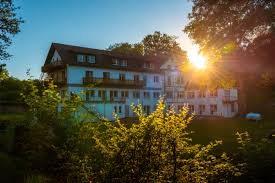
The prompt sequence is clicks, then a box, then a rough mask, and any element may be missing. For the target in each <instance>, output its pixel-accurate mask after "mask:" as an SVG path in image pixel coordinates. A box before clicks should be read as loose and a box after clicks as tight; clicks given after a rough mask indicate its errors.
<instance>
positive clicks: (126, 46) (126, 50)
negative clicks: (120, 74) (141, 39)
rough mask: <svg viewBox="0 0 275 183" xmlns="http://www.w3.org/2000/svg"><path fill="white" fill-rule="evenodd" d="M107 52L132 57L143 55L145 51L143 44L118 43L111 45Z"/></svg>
mask: <svg viewBox="0 0 275 183" xmlns="http://www.w3.org/2000/svg"><path fill="white" fill-rule="evenodd" d="M107 50H110V51H113V52H116V53H122V54H130V55H143V54H144V49H143V45H142V44H141V43H136V44H130V43H127V42H125V43H116V44H113V45H110V46H109V48H108V49H107Z"/></svg>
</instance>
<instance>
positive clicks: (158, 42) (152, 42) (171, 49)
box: [142, 31, 186, 56]
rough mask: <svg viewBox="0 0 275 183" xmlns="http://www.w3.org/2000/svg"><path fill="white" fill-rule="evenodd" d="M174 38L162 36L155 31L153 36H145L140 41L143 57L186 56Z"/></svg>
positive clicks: (166, 35)
mask: <svg viewBox="0 0 275 183" xmlns="http://www.w3.org/2000/svg"><path fill="white" fill-rule="evenodd" d="M176 38H177V37H175V36H170V35H168V34H162V33H160V32H159V31H155V32H154V33H153V34H149V35H147V36H145V37H144V38H143V40H142V43H143V45H144V52H145V55H182V56H186V52H185V51H183V50H182V49H181V48H180V46H179V43H178V42H177V41H176Z"/></svg>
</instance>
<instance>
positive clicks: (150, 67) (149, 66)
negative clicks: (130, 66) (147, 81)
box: [143, 62, 154, 69]
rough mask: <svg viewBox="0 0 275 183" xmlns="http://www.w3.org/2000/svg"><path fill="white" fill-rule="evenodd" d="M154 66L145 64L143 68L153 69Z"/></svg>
mask: <svg viewBox="0 0 275 183" xmlns="http://www.w3.org/2000/svg"><path fill="white" fill-rule="evenodd" d="M153 67H154V65H153V64H152V63H149V62H145V63H144V64H143V68H145V69H153Z"/></svg>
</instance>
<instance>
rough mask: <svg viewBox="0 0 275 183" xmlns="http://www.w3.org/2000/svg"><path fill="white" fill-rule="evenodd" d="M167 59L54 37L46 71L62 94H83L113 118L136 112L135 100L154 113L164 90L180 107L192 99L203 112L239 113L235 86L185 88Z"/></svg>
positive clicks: (91, 105)
mask: <svg viewBox="0 0 275 183" xmlns="http://www.w3.org/2000/svg"><path fill="white" fill-rule="evenodd" d="M167 60H168V59H167V58H166V59H164V58H163V57H162V58H158V57H144V56H131V55H121V54H116V53H112V52H110V51H105V50H97V49H90V48H83V47H78V46H71V45H64V44H57V43H53V44H52V45H51V47H50V50H49V52H48V56H47V58H46V61H45V64H44V66H43V67H42V71H43V72H44V73H47V74H48V75H49V76H50V77H51V78H53V79H54V81H55V82H56V84H57V85H58V86H59V88H60V92H61V94H62V95H64V94H65V93H68V94H72V93H75V94H79V95H80V96H82V98H83V100H84V101H85V104H84V106H83V108H84V109H85V110H89V111H94V112H96V113H98V114H99V115H101V116H103V117H106V118H108V119H113V113H114V112H116V113H117V114H118V115H119V117H121V118H124V117H132V116H134V113H133V111H132V109H131V105H132V104H141V105H142V106H143V110H144V112H145V113H147V114H149V113H150V112H152V111H153V110H154V109H155V107H156V104H157V101H158V99H159V97H160V96H163V95H164V96H165V99H166V102H167V104H168V105H173V106H174V107H176V109H180V108H181V106H183V105H184V104H188V106H189V107H190V110H191V111H194V112H195V113H196V114H198V115H215V116H224V117H232V116H234V115H236V114H237V111H238V106H237V90H236V89H230V90H223V89H218V90H217V92H216V93H215V92H214V93H211V92H208V91H205V93H201V91H199V90H195V89H194V90H186V88H185V87H184V86H185V85H184V84H183V83H184V82H186V79H185V78H183V74H182V73H180V71H179V70H178V69H176V68H175V66H173V65H171V63H170V62H171V61H167ZM179 76H180V77H179Z"/></svg>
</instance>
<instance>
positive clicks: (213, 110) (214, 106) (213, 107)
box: [210, 104, 218, 115]
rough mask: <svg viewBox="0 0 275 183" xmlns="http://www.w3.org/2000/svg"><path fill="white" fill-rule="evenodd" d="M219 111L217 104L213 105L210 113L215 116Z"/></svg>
mask: <svg viewBox="0 0 275 183" xmlns="http://www.w3.org/2000/svg"><path fill="white" fill-rule="evenodd" d="M217 110H218V107H217V104H211V105H210V113H211V115H213V114H214V112H217Z"/></svg>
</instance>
